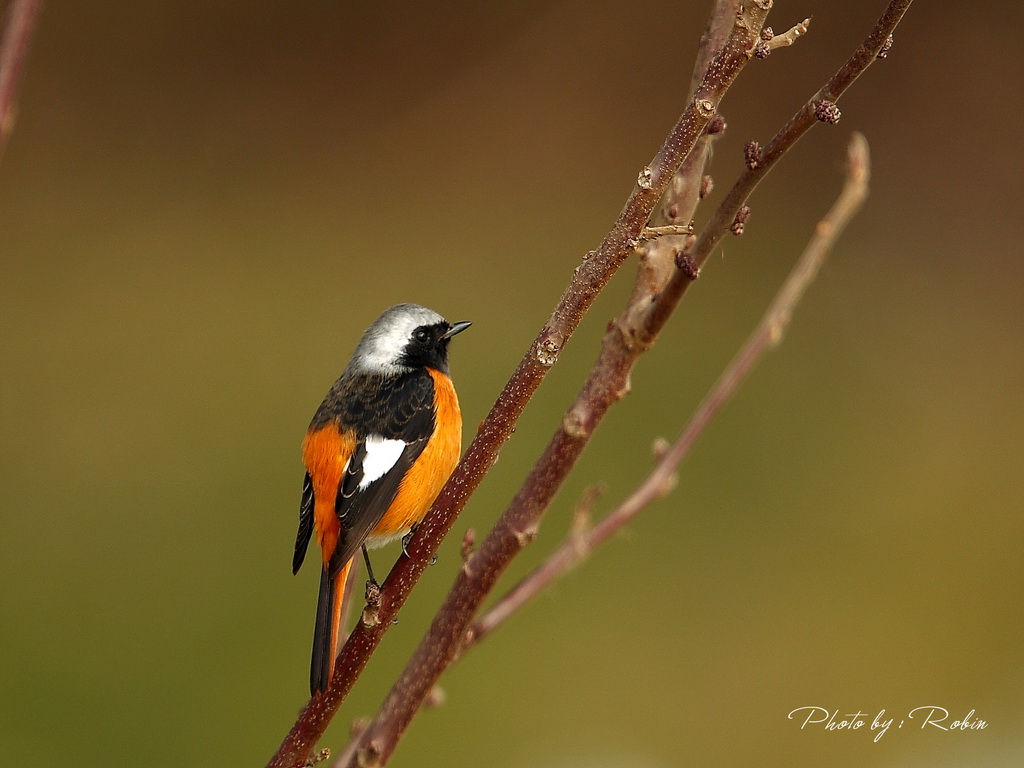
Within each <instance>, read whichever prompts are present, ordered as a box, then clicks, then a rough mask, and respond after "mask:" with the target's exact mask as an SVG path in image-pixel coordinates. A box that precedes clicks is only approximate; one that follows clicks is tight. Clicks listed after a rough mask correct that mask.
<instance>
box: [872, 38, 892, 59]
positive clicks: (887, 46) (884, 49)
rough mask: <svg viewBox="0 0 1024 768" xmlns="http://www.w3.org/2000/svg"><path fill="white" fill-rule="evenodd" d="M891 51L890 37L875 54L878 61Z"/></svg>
mask: <svg viewBox="0 0 1024 768" xmlns="http://www.w3.org/2000/svg"><path fill="white" fill-rule="evenodd" d="M891 49H892V35H889V36H888V37H887V38H885V42H884V43H882V47H881V48H880V49H879V51H878V53H877V54H876V55H877V57H878V58H879V59H884V58H886V57H887V56H888V55H889V51H890V50H891Z"/></svg>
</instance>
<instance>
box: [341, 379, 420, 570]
mask: <svg viewBox="0 0 1024 768" xmlns="http://www.w3.org/2000/svg"><path fill="white" fill-rule="evenodd" d="M359 389H360V390H361V391H364V392H374V397H373V401H372V403H368V402H364V403H361V405H360V406H359V407H362V408H365V410H363V418H362V419H361V420H360V421H361V430H360V433H359V435H358V442H357V443H356V447H355V450H354V451H353V452H352V456H351V458H350V459H349V462H348V467H347V468H346V471H345V476H344V477H343V478H342V481H341V486H340V487H339V489H338V497H337V499H336V500H335V507H334V509H335V512H336V513H337V515H338V519H339V521H340V522H341V536H340V538H339V539H338V545H337V547H336V548H335V550H334V554H333V555H332V556H331V562H330V566H329V576H331V577H334V576H335V575H336V574H337V573H338V571H340V570H341V568H342V567H343V566H344V565H345V563H347V562H348V561H349V560H350V559H351V558H352V557H353V556H355V554H356V552H358V551H359V548H360V547H361V546H362V545H363V542H365V541H366V537H367V536H368V535H369V534H370V532H371V531H372V530H373V529H374V528H376V527H377V524H378V523H379V522H380V521H381V518H382V517H384V514H385V512H387V510H388V508H389V507H390V506H391V503H392V502H393V501H394V500H395V496H397V495H398V486H399V484H400V483H401V482H402V478H403V477H405V473H406V472H408V471H409V468H410V467H412V465H413V464H414V463H415V461H416V459H417V458H419V455H420V454H421V453H423V449H424V448H425V447H426V445H427V441H428V440H429V439H430V437H431V435H433V434H434V381H433V379H431V378H430V374H428V373H427V372H426V371H425V370H418V371H415V372H411V373H408V374H405V375H402V376H398V377H395V378H392V379H387V380H385V381H384V382H382V383H381V384H380V386H379V387H365V388H362V387H361V388H359ZM362 429H365V430H366V431H365V432H363V431H362ZM371 436H376V437H379V438H383V439H385V440H401V441H402V442H404V443H405V448H403V449H402V452H401V454H400V455H399V457H398V459H397V461H395V463H394V464H393V465H392V467H391V468H390V469H389V470H388V471H387V472H385V473H384V474H383V475H381V476H380V477H378V478H377V479H376V480H374V481H373V482H372V483H370V484H369V485H366V486H364V487H360V484H361V483H362V481H363V477H364V474H363V461H364V460H365V458H366V453H367V445H366V440H367V438H368V437H371Z"/></svg>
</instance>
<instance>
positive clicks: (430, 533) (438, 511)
mask: <svg viewBox="0 0 1024 768" xmlns="http://www.w3.org/2000/svg"><path fill="white" fill-rule="evenodd" d="M769 5H770V2H768V1H767V0H755V2H754V3H753V4H752V5H751V6H750V8H751V10H750V11H748V13H747V14H745V15H744V16H742V17H738V18H737V24H736V26H735V27H734V31H733V34H732V35H730V38H729V40H728V42H727V45H726V46H725V47H724V48H723V49H722V50H721V51H719V53H718V54H717V56H716V57H715V59H714V61H713V62H712V66H711V67H710V68H709V71H708V73H707V76H706V77H705V78H704V81H703V82H702V85H701V88H699V89H698V91H697V94H696V96H695V97H694V98H693V99H691V101H690V103H689V104H688V105H687V107H686V109H685V110H684V112H683V114H682V116H681V117H680V118H679V120H678V121H677V123H676V125H675V126H674V127H673V129H672V131H671V132H670V133H669V135H668V136H667V138H666V139H665V142H664V144H663V145H662V147H661V149H660V150H659V151H658V154H657V155H655V157H654V159H653V160H652V162H651V164H650V166H647V167H645V168H644V169H643V170H642V171H641V173H640V175H639V177H638V180H637V184H636V186H635V187H634V189H633V191H632V193H631V194H630V197H629V199H628V200H627V201H626V205H625V206H624V207H623V209H622V211H621V213H620V214H619V217H618V219H617V220H616V222H615V224H614V226H613V227H612V229H611V231H609V233H608V234H607V235H606V237H605V238H604V241H603V242H602V243H601V245H600V247H599V248H598V249H597V250H596V251H593V252H592V253H590V254H588V256H587V257H586V258H585V259H584V261H583V263H582V264H581V265H580V266H579V267H577V269H576V271H575V273H574V276H573V279H572V280H571V282H570V283H569V286H568V287H567V288H566V290H565V293H564V294H563V295H562V298H561V299H560V300H559V303H558V305H557V306H556V307H555V310H554V312H553V313H552V315H551V317H550V318H549V320H548V322H547V324H546V325H545V327H544V328H543V329H542V330H541V332H540V334H539V335H538V336H537V338H536V339H535V340H534V342H533V344H532V345H531V346H530V348H529V350H528V351H527V353H526V355H525V356H524V358H523V360H522V361H521V362H520V364H519V366H518V367H517V368H516V371H515V372H514V373H513V375H512V378H511V379H509V381H508V383H507V384H506V385H505V388H504V389H503V390H502V393H501V395H500V396H499V398H498V400H497V402H496V403H495V404H494V406H493V407H492V408H491V411H490V413H488V415H487V417H486V418H485V419H484V421H483V423H482V424H481V426H480V429H479V431H478V432H477V436H476V438H475V439H474V440H473V442H472V443H471V444H470V446H469V448H468V449H467V451H466V454H465V456H463V458H462V461H461V462H460V463H459V466H458V467H457V468H456V470H455V473H454V474H453V475H452V477H451V479H450V480H449V481H448V483H447V485H446V486H445V488H444V490H442V492H441V495H440V496H439V497H438V499H437V501H436V502H435V503H434V506H433V507H432V509H431V511H430V512H429V513H428V515H427V517H426V519H425V520H424V521H423V523H422V524H421V525H420V527H419V529H418V530H417V534H416V536H415V537H414V538H413V540H412V542H411V543H410V544H409V546H408V548H407V554H408V557H400V558H399V559H398V561H397V562H396V564H395V566H394V567H393V568H392V570H391V573H390V574H389V575H388V578H387V580H386V581H385V583H384V585H383V589H382V591H381V594H380V603H379V605H378V606H377V607H376V608H375V610H374V611H373V612H372V614H370V615H365V614H364V618H363V621H361V622H359V623H358V624H357V625H356V627H355V629H354V630H353V632H352V634H351V636H350V637H349V639H348V642H347V643H346V644H345V646H344V648H343V649H342V652H341V654H340V655H339V657H338V660H337V662H336V664H335V669H334V676H333V678H332V680H331V684H330V686H329V687H328V690H327V691H325V692H324V693H323V694H322V695H320V696H317V697H314V698H313V699H311V700H310V701H309V702H308V703H307V704H306V706H305V707H304V708H303V710H302V712H301V713H300V715H299V718H298V720H297V721H296V723H295V725H294V726H293V727H292V729H291V731H290V732H289V733H288V735H287V736H286V737H285V739H284V741H283V742H282V744H281V746H280V747H279V749H278V751H277V752H276V753H275V755H274V756H273V757H272V758H271V760H270V763H269V766H270V767H271V768H285V767H292V766H300V765H302V764H303V763H304V762H305V760H306V758H307V756H308V755H309V754H310V752H311V750H312V749H313V747H314V745H315V744H316V741H317V740H318V739H319V738H320V736H321V735H322V734H323V732H324V730H325V729H326V727H327V725H328V723H329V722H330V720H331V718H332V717H333V716H334V713H335V712H336V711H337V709H338V707H339V706H340V704H341V702H342V701H343V700H344V699H345V697H346V696H347V695H348V692H349V690H351V687H352V685H353V683H354V682H355V680H356V678H357V677H358V676H359V674H360V673H361V672H362V670H363V669H364V668H365V666H366V663H367V661H368V660H369V657H370V655H371V654H372V653H373V651H374V650H375V649H376V647H377V645H378V644H379V643H380V640H381V638H382V637H383V635H384V633H385V632H386V631H387V629H388V628H389V627H390V625H391V621H392V619H393V618H394V616H395V615H396V613H397V612H398V609H399V608H401V606H402V605H403V604H404V602H405V600H406V598H407V597H408V595H409V592H410V590H411V589H412V587H413V585H414V584H415V583H416V582H417V581H418V579H419V577H420V575H421V574H422V572H423V570H424V569H425V568H426V566H427V564H428V563H429V562H430V560H431V558H432V557H433V556H434V554H435V553H436V551H437V549H438V547H439V546H440V543H441V541H442V539H443V538H444V536H445V535H446V534H447V533H448V531H449V530H450V528H451V526H452V524H453V523H454V521H455V518H456V516H457V515H458V513H459V512H460V511H461V510H462V508H463V507H464V506H465V503H466V500H467V499H468V498H469V496H470V495H471V494H472V493H473V492H474V491H475V490H476V488H477V486H478V485H479V483H480V481H481V479H482V478H483V476H484V474H485V473H486V472H487V470H488V469H490V467H491V465H492V464H493V463H494V461H495V458H496V457H497V454H498V451H499V450H500V448H501V446H502V445H503V444H504V443H505V441H506V440H507V439H508V437H509V435H510V434H511V431H512V428H513V426H514V425H515V423H516V421H517V420H518V418H519V416H520V414H521V413H522V411H523V409H524V408H525V407H526V404H527V402H528V401H529V400H530V398H531V397H532V395H533V393H534V392H535V391H536V389H537V387H538V386H539V385H540V383H541V381H542V380H543V379H544V377H545V375H546V374H547V372H548V370H549V369H550V368H551V366H552V365H553V364H554V363H555V361H556V360H557V358H558V354H559V352H560V351H561V349H562V347H563V346H564V345H565V343H566V342H567V341H568V339H569V338H570V336H571V335H572V334H573V332H574V331H575V330H576V328H577V326H578V325H579V322H580V320H581V319H582V317H583V315H584V314H585V313H586V311H587V310H588V309H589V308H590V306H591V304H592V303H593V301H594V299H595V298H596V297H597V295H598V293H600V291H601V290H602V289H603V288H604V286H605V284H606V283H607V282H608V280H610V279H611V277H612V275H613V274H614V273H615V272H616V271H617V270H618V268H619V267H620V266H621V265H622V263H623V262H624V261H625V260H626V258H628V256H629V255H630V253H631V252H632V247H633V244H634V243H635V242H636V240H637V239H638V238H639V237H640V234H641V232H642V230H643V228H644V226H646V224H647V222H648V220H649V219H650V216H651V213H652V211H653V210H654V206H655V205H656V204H657V202H658V200H659V199H660V198H661V197H662V195H663V194H664V192H665V189H666V187H667V186H668V184H669V181H670V180H671V179H672V178H673V176H674V175H675V173H676V171H677V170H678V168H679V166H680V165H681V164H682V162H683V159H684V158H685V157H686V155H687V154H688V153H689V152H690V150H691V149H692V148H693V146H694V144H695V143H696V142H697V139H698V138H699V137H700V136H701V135H702V134H703V133H704V130H705V128H706V126H707V124H708V121H709V120H710V119H711V118H712V117H713V116H714V114H715V112H716V110H717V108H718V103H719V101H720V100H721V98H722V96H723V95H724V93H725V91H726V90H727V88H728V87H729V85H730V84H731V83H732V80H733V79H734V78H735V76H736V74H737V73H738V72H739V70H740V69H741V68H742V67H743V65H744V64H745V63H746V62H747V61H748V60H749V58H750V57H751V55H752V53H751V52H752V50H753V45H754V43H755V42H756V36H757V34H758V32H759V31H760V28H761V26H762V25H763V19H764V15H765V14H766V13H767V7H768V6H769ZM758 19H759V21H758ZM509 530H510V529H509V528H508V527H507V526H506V527H505V528H503V529H502V530H501V531H499V532H498V533H494V532H492V535H491V536H489V537H488V539H487V540H486V542H485V544H487V542H489V544H488V546H489V548H491V549H492V550H493V549H494V548H497V549H498V550H499V551H500V550H503V549H505V545H506V542H507V538H506V537H507V534H508V532H509ZM474 557H475V556H474ZM472 561H473V558H472V557H471V558H470V562H472ZM495 562H501V560H500V559H499V560H496V561H495ZM504 562H506V563H507V559H506V560H505V561H504ZM493 577H494V578H495V579H496V578H497V572H496V573H494V574H493ZM492 583H493V582H492ZM481 586H484V585H481ZM488 589H490V587H489V586H487V587H486V588H485V589H484V592H482V593H480V597H479V599H482V596H483V594H486V590H488ZM444 610H445V609H442V612H443V611H444ZM471 618H472V612H470V613H469V614H468V615H466V616H465V617H463V619H461V622H462V625H463V626H462V629H461V630H458V631H456V633H455V635H454V636H452V637H449V639H448V642H447V644H446V645H445V646H444V651H443V653H444V654H445V655H447V656H448V658H449V659H450V657H451V656H452V655H453V654H454V652H455V649H456V648H457V645H458V643H459V641H460V640H461V635H462V632H463V631H464V629H465V626H468V623H469V620H470V619H471ZM444 624H446V622H442V625H444ZM441 632H442V633H444V629H443V627H442V628H441ZM429 643H430V637H429V636H428V638H426V639H425V644H426V645H429ZM420 648H421V650H420V651H418V654H420V655H422V654H424V653H426V654H428V655H432V651H430V650H427V651H423V650H422V649H423V648H424V645H421V646H420ZM438 648H441V646H438ZM432 661H433V663H432V664H431V666H432V667H434V668H435V669H436V670H437V671H436V674H434V673H431V674H428V675H424V676H423V678H424V679H426V678H428V677H431V676H432V677H434V678H436V676H437V674H439V673H440V670H441V669H443V667H444V661H443V660H440V659H438V660H432ZM437 662H440V663H437ZM403 679H407V678H403ZM432 684H433V683H432V682H431V683H430V684H428V685H427V686H426V687H425V688H422V689H421V687H420V686H416V692H415V694H414V695H415V697H416V703H415V705H414V706H413V707H412V708H411V711H412V712H415V710H416V709H418V708H419V706H420V704H421V703H422V701H423V698H424V697H425V696H426V694H427V692H428V691H429V690H430V687H431V686H432ZM409 716H410V717H411V715H409Z"/></svg>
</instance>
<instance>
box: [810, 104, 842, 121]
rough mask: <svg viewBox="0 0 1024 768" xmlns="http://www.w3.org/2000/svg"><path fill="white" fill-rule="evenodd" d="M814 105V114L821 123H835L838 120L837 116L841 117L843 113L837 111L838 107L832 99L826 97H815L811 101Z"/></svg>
mask: <svg viewBox="0 0 1024 768" xmlns="http://www.w3.org/2000/svg"><path fill="white" fill-rule="evenodd" d="M812 104H813V106H814V116H815V117H816V118H817V119H818V120H820V121H821V122H823V123H828V124H829V125H835V124H836V123H838V122H839V118H840V117H842V115H843V113H842V112H840V111H839V107H837V106H836V103H835V102H834V101H828V100H827V99H816V100H815V101H813V102H812Z"/></svg>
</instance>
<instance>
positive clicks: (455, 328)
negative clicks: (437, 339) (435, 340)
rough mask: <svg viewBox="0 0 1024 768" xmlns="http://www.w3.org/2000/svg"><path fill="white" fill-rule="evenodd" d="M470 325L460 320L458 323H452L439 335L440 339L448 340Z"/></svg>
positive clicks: (466, 321)
mask: <svg viewBox="0 0 1024 768" xmlns="http://www.w3.org/2000/svg"><path fill="white" fill-rule="evenodd" d="M471 325H472V323H471V322H469V321H468V320H462V321H461V322H458V323H452V325H451V327H450V328H449V329H448V330H447V331H445V332H444V333H443V334H442V335H441V338H442V339H450V338H451V337H452V336H454V335H455V334H457V333H462V332H463V331H464V330H466V329H467V328H469V326H471Z"/></svg>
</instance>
